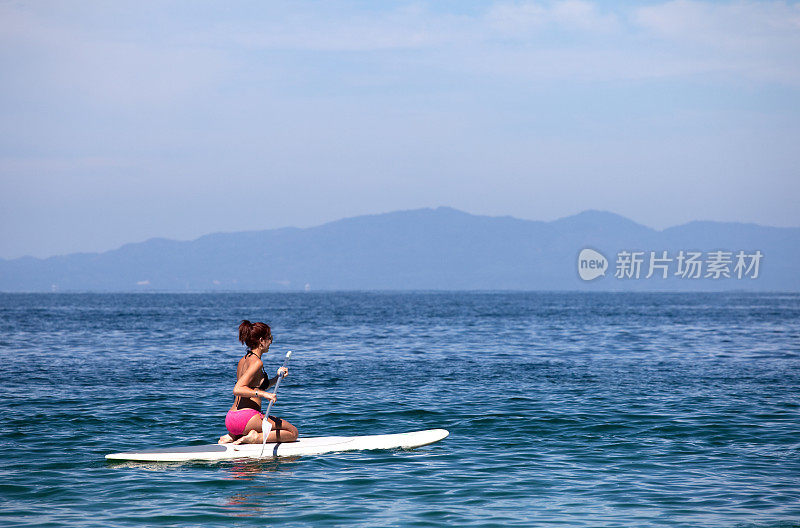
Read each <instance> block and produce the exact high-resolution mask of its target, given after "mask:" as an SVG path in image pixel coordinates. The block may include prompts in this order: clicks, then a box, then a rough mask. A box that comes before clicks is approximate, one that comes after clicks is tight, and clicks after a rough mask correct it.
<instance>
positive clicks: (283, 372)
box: [262, 367, 289, 390]
mask: <svg viewBox="0 0 800 528" xmlns="http://www.w3.org/2000/svg"><path fill="white" fill-rule="evenodd" d="M288 374H289V369H287V368H286V367H281V368H279V369H278V375H277V376H275V377H274V378H266V381H267V383H266V387H264V386H262V388H263V389H264V390H267V389H269V388H270V387H272V386H274V385H275V384H276V383H277V382H278V378H280V377H281V375H283V377H284V378H285V377H286V376H287V375H288Z"/></svg>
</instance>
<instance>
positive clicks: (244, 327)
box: [239, 319, 272, 350]
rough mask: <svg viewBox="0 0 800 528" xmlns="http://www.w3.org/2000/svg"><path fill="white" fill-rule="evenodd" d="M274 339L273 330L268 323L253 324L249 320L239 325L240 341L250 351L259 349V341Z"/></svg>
mask: <svg viewBox="0 0 800 528" xmlns="http://www.w3.org/2000/svg"><path fill="white" fill-rule="evenodd" d="M262 339H266V340H267V341H269V340H270V339H272V330H270V328H269V325H268V324H267V323H255V324H254V323H251V322H250V321H248V320H247V319H245V320H244V321H242V324H240V325H239V341H240V342H242V343H243V344H245V345H247V348H249V349H250V350H252V349H254V348H257V347H258V343H259V341H261V340H262Z"/></svg>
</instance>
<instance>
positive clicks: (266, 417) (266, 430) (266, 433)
mask: <svg viewBox="0 0 800 528" xmlns="http://www.w3.org/2000/svg"><path fill="white" fill-rule="evenodd" d="M290 357H292V351H291V350H290V351H288V352H287V353H286V358H284V360H283V366H284V367H285V366H286V364H287V363H289V358H290ZM282 379H283V376H278V381H276V382H275V390H274V391H272V394H278V385H280V384H281V380H282ZM270 409H272V400H270V401H269V405H267V412H266V413H264V421H262V422H261V431H262V432H263V433H264V443H263V444H261V454H259V455H258V458H261V457H262V456H264V448H265V447H267V437H268V436H269V433H270V431H271V430H272V422H270V421H269V410H270ZM264 423H266V424H267V427H266V428H265V427H264Z"/></svg>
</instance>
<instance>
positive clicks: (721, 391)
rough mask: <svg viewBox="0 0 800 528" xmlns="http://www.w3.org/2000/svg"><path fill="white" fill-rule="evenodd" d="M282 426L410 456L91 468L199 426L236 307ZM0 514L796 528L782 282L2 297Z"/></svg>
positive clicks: (227, 369) (22, 520)
mask: <svg viewBox="0 0 800 528" xmlns="http://www.w3.org/2000/svg"><path fill="white" fill-rule="evenodd" d="M244 318H247V319H250V320H252V321H259V320H263V321H266V322H268V323H269V324H270V325H272V328H273V332H274V335H275V342H274V344H273V346H272V350H271V353H270V355H269V356H266V357H265V364H266V367H267V369H268V371H274V370H275V369H277V367H278V366H279V365H280V362H281V359H282V357H283V355H284V354H285V352H286V351H287V350H293V356H292V361H291V364H290V367H289V368H290V375H289V377H287V378H286V380H285V381H284V382H283V383H282V384H281V386H280V391H279V399H278V403H277V405H276V406H275V407H274V408H273V414H277V415H279V416H282V417H284V418H286V419H288V420H289V421H291V422H292V423H294V424H296V425H297V426H298V427H299V429H300V432H301V435H302V436H325V435H365V434H383V433H396V432H404V431H412V430H418V429H431V428H444V429H448V430H449V431H450V436H449V437H448V438H447V439H445V440H444V441H442V442H439V443H437V444H433V445H430V446H426V447H422V448H419V449H416V450H410V451H404V450H392V451H364V452H351V453H337V454H327V455H321V456H304V457H298V458H293V459H278V460H268V461H250V462H241V461H237V462H220V463H186V464H135V463H110V462H107V461H106V460H105V459H104V455H105V454H106V453H109V452H115V451H125V450H141V449H148V448H156V447H176V446H185V445H195V444H203V443H209V442H215V441H216V439H217V438H218V437H219V436H220V435H221V434H223V433H224V432H225V426H224V419H225V413H226V412H227V410H228V408H229V407H230V405H231V402H232V398H233V396H232V392H231V391H232V388H233V384H234V382H235V365H236V361H237V360H238V359H239V358H240V357H241V356H242V354H243V348H242V347H241V346H240V345H239V344H238V342H237V326H238V324H239V322H240V321H241V320H242V319H244ZM0 396H1V397H0V416H2V421H1V422H0V423H1V424H2V425H1V426H0V447H2V465H1V466H0V526H5V527H12V526H25V527H32V526H37V527H39V526H53V527H55V526H65V527H73V526H80V527H84V526H102V527H127V526H140V525H147V526H220V527H222V526H266V525H281V526H339V525H350V526H442V525H452V526H569V527H581V526H587V527H588V526H592V527H594V526H620V527H634V526H635V527H638V526H681V527H700V526H702V527H731V526H741V527H745V526H747V527H750V526H800V295H797V294H731V293H715V294H702V293H691V294H674V293H660V294H644V293H642V294H627V293H617V294H615V293H601V294H600V293H599V294H588V293H305V294H304V293H296V294H184V295H169V294H163V295H161V294H125V295H123V294H120V295H117V294H104V295H99V294H53V295H46V294H31V295H25V294H0Z"/></svg>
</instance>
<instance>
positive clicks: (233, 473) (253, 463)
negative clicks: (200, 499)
mask: <svg viewBox="0 0 800 528" xmlns="http://www.w3.org/2000/svg"><path fill="white" fill-rule="evenodd" d="M299 458H300V457H282V458H276V459H269V460H235V461H233V462H231V463H230V467H229V468H228V472H227V473H228V480H235V481H238V482H241V483H242V485H243V486H246V488H245V489H243V490H242V491H239V492H237V493H234V494H233V495H231V497H230V498H229V499H228V501H227V502H226V503H225V507H226V508H227V509H229V510H230V514H231V515H233V516H236V517H253V516H263V515H268V516H273V515H274V516H279V515H281V514H282V513H284V512H285V510H286V503H285V501H281V500H279V499H277V497H278V496H279V491H280V487H281V480H280V479H282V478H284V477H290V476H292V474H293V473H292V467H291V466H292V463H293V462H295V461H297V460H298V459H299ZM283 473H286V474H285V475H283Z"/></svg>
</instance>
